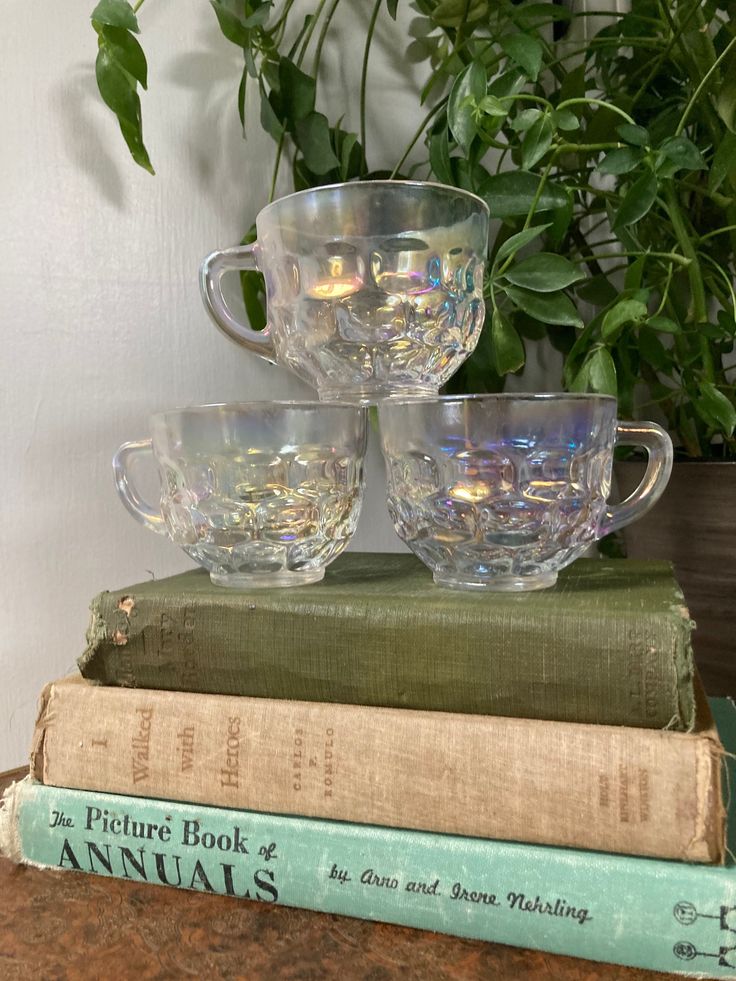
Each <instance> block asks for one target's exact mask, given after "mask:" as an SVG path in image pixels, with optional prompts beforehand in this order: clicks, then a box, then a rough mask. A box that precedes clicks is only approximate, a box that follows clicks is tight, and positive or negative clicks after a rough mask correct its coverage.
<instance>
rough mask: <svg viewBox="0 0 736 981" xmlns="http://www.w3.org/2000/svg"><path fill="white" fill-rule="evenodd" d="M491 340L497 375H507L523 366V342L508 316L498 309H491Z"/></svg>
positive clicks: (524, 356)
mask: <svg viewBox="0 0 736 981" xmlns="http://www.w3.org/2000/svg"><path fill="white" fill-rule="evenodd" d="M491 342H492V345H493V361H494V364H495V368H496V371H497V373H498V374H499V375H507V374H509V373H510V372H512V371H518V370H519V368H522V367H523V366H524V361H525V360H526V355H525V353H524V342H523V341H522V339H521V338H520V337H519V335H518V333H517V331H516V328H515V327H514V325H513V324H512V323H511V321H510V320H509V318H508V317H506V316H504V314H503V313H501V311H500V310H498V309H496V310H494V311H493V316H492V318H491Z"/></svg>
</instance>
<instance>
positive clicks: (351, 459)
mask: <svg viewBox="0 0 736 981" xmlns="http://www.w3.org/2000/svg"><path fill="white" fill-rule="evenodd" d="M151 426H152V437H151V438H150V439H144V440H140V441H138V442H131V443H124V444H123V445H122V446H121V447H120V449H119V450H118V451H117V453H116V454H115V457H114V459H113V471H114V476H115V485H116V487H117V491H118V494H119V495H120V498H121V500H122V502H123V504H124V505H125V507H126V508H127V509H128V511H129V512H130V513H131V514H132V515H133V517H134V518H136V520H138V521H140V522H141V524H143V525H145V526H146V527H147V528H150V529H151V530H152V531H156V532H159V533H161V534H164V535H167V536H168V537H169V538H170V539H171V541H172V542H174V543H175V544H176V545H180V546H181V548H183V549H184V551H185V552H186V553H187V555H189V556H191V558H193V559H194V560H195V562H197V563H199V565H201V566H204V568H205V569H207V570H208V571H209V573H210V578H211V579H212V582H214V583H216V584H217V585H220V586H231V587H235V588H252V587H259V586H297V585H300V584H303V583H308V582H315V581H317V580H319V579H321V578H322V577H323V575H324V571H325V566H326V565H327V564H328V563H329V562H331V561H332V560H333V559H334V558H336V557H337V556H338V555H339V554H340V552H342V551H343V549H344V548H345V546H346V545H347V544H348V542H349V541H350V538H351V536H352V534H353V532H354V531H355V528H356V525H357V522H358V515H359V512H360V505H361V501H362V496H363V458H364V455H365V449H366V439H367V430H366V411H365V410H363V409H360V408H358V407H356V406H351V405H321V404H319V403H317V402H313V403H309V402H307V403H299V402H250V403H233V404H229V405H206V406H197V407H194V408H189V409H181V410H176V411H172V412H164V413H161V414H159V415H155V416H153V417H152V420H151ZM141 455H147V456H149V457H153V459H154V460H155V463H156V464H157V466H158V472H159V477H160V483H161V496H160V504H159V506H158V507H153V506H152V505H150V504H147V503H146V502H145V500H144V499H143V498H142V497H141V494H140V493H139V491H138V490H137V489H136V487H135V484H134V483H133V480H132V477H131V465H132V463H133V461H134V459H135V458H136V457H137V456H141Z"/></svg>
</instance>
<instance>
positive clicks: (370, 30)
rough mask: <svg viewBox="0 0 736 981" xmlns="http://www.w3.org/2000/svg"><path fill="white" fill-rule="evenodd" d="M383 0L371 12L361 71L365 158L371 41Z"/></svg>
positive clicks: (364, 153)
mask: <svg viewBox="0 0 736 981" xmlns="http://www.w3.org/2000/svg"><path fill="white" fill-rule="evenodd" d="M382 3H383V0H376V2H375V3H374V5H373V12H372V13H371V19H370V22H369V24H368V33H367V35H366V38H365V48H364V49H363V68H362V70H361V73H360V143H361V146H362V147H363V157H364V159H365V156H366V152H365V148H366V147H365V96H366V88H367V85H366V83H367V80H368V56H369V54H370V51H371V42H372V41H373V33H374V31H375V29H376V21H377V20H378V11H379V10H380V9H381V4H382Z"/></svg>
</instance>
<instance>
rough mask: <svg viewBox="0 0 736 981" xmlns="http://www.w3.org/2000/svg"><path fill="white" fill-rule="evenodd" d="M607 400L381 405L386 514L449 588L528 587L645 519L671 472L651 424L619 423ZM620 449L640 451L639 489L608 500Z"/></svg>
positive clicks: (668, 451) (661, 435)
mask: <svg viewBox="0 0 736 981" xmlns="http://www.w3.org/2000/svg"><path fill="white" fill-rule="evenodd" d="M616 408H617V406H616V400H615V399H614V398H612V397H611V396H606V395H583V394H580V395H577V394H548V395H523V394H522V395H512V394H504V395H467V396H446V397H439V398H435V399H415V400H408V401H400V402H390V403H384V404H382V405H380V406H379V409H378V413H379V422H380V429H381V441H382V447H383V453H384V457H385V460H386V469H387V475H388V507H389V512H390V514H391V518H392V520H393V523H394V527H395V529H396V532H397V534H398V535H399V537H400V538H401V539H402V540H403V541H404V542H406V544H407V545H408V546H409V547H410V548H411V550H412V551H413V552H414V553H415V554H416V555H418V556H419V558H420V559H421V560H422V561H423V562H424V563H425V565H427V566H428V567H429V568H430V569H431V570H432V572H433V574H434V580H435V582H436V583H438V584H439V585H441V586H449V587H454V588H458V589H476V588H479V589H495V590H531V589H543V588H545V587H548V586H552V585H554V583H555V581H556V579H557V573H558V572H559V571H560V569H563V568H564V567H565V566H567V565H569V564H570V563H571V562H572V561H573V560H574V559H576V558H577V557H578V556H580V555H581V554H582V553H583V552H584V551H585V550H586V548H588V546H589V545H590V544H591V543H592V542H594V541H596V540H597V539H599V538H602V537H603V536H604V535H607V534H608V533H609V532H612V531H615V530H616V529H617V528H621V527H623V526H624V525H627V524H629V523H630V522H632V521H636V520H637V518H640V517H641V516H642V515H643V514H644V513H645V512H646V511H648V510H649V508H651V507H652V505H653V504H654V503H655V501H656V500H657V499H658V498H659V496H660V495H661V493H662V491H663V490H664V488H665V486H666V484H667V481H668V480H669V476H670V472H671V470H672V443H671V441H670V438H669V436H668V435H667V433H666V432H665V431H664V430H663V429H662V428H661V427H660V426H658V425H656V423H653V422H620V421H618V420H617V419H616ZM616 444H627V445H632V446H641V447H644V448H645V449H646V451H647V454H648V466H647V470H646V473H645V475H644V477H643V479H642V481H641V483H640V485H639V487H638V488H637V489H636V490H635V491H634V493H633V494H632V495H631V496H630V497H629V498H628V499H627V500H626V501H624V502H622V503H621V504H617V505H610V504H608V503H607V498H608V495H609V493H610V489H611V470H612V465H613V450H614V446H615V445H616Z"/></svg>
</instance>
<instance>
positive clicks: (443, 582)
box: [433, 572, 557, 593]
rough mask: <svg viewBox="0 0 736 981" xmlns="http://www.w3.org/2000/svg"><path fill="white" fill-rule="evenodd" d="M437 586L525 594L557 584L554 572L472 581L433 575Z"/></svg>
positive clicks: (469, 578) (439, 574)
mask: <svg viewBox="0 0 736 981" xmlns="http://www.w3.org/2000/svg"><path fill="white" fill-rule="evenodd" d="M433 578H434V581H435V584H436V585H437V586H442V587H443V588H444V589H475V590H484V589H485V590H487V591H489V592H497V593H526V592H531V591H532V590H534V589H549V587H550V586H554V584H555V583H556V582H557V573H556V572H541V573H538V574H537V575H536V576H498V578H496V579H473V578H472V577H468V578H466V579H462V578H457V579H456V578H451V577H450V576H447V575H443V574H441V573H438V572H435V573H434V576H433Z"/></svg>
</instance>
